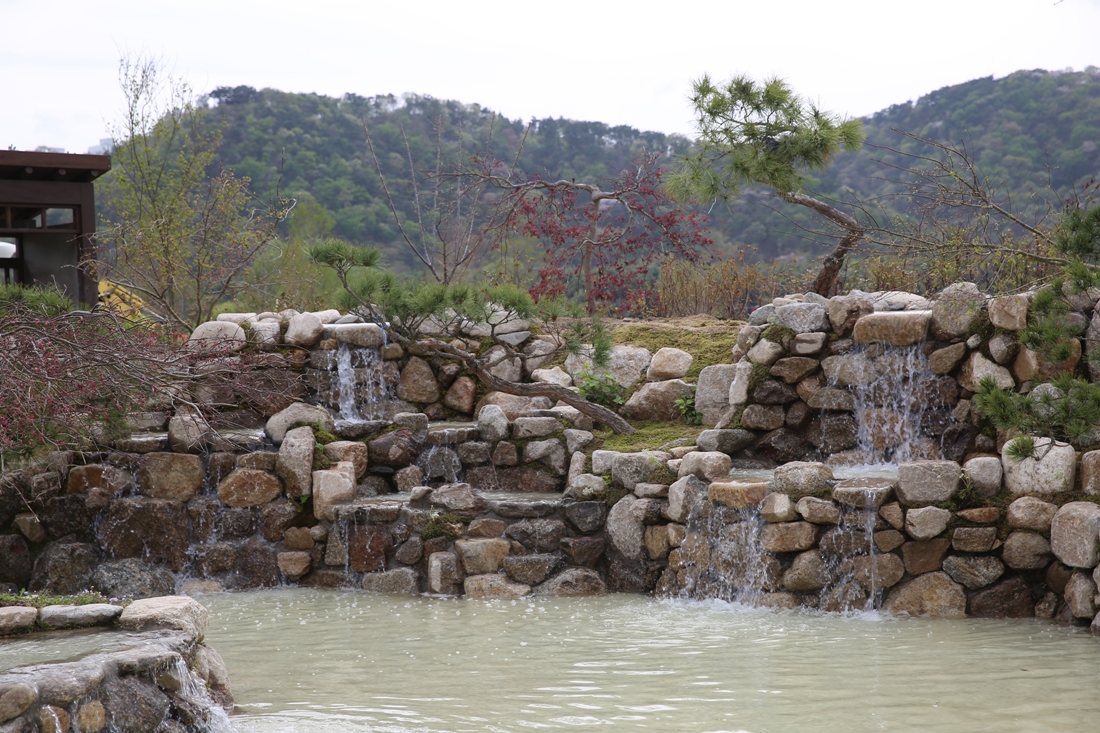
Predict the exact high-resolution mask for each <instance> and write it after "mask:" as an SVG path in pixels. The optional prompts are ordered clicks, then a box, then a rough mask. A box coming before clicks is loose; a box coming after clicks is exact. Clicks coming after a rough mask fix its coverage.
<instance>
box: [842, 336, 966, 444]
mask: <svg viewBox="0 0 1100 733" xmlns="http://www.w3.org/2000/svg"><path fill="white" fill-rule="evenodd" d="M860 354H862V355H863V356H864V357H865V358H866V359H867V361H868V363H869V365H870V367H871V368H873V369H874V373H875V375H874V378H873V379H872V380H870V381H869V382H866V383H863V384H856V385H853V386H852V387H851V392H852V396H853V397H854V398H855V418H856V423H857V426H858V438H859V445H858V447H857V449H856V450H858V451H859V453H860V454H861V455H862V457H863V458H864V460H863V461H862V462H863V463H865V464H867V465H876V464H887V465H893V466H896V465H897V464H899V463H903V462H905V461H912V460H919V459H927V458H940V457H941V456H940V441H939V438H940V436H942V435H943V432H944V430H945V428H946V427H947V426H948V425H950V424H951V423H952V422H953V418H952V417H951V412H950V411H951V408H953V407H954V406H955V404H956V403H957V402H958V385H957V383H955V381H954V380H953V379H951V378H950V377H942V376H940V375H937V374H936V373H935V372H933V371H932V369H931V366H930V365H929V361H928V357H927V356H925V355H924V354H923V353H922V351H921V344H917V345H914V346H903V347H898V346H882V345H879V344H872V345H870V346H868V347H866V348H865V349H863V350H862V352H856V356H858V355H860Z"/></svg>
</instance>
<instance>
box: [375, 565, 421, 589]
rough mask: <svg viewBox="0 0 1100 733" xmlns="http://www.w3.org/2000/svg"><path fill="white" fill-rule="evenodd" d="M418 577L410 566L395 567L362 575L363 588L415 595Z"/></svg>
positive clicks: (417, 587)
mask: <svg viewBox="0 0 1100 733" xmlns="http://www.w3.org/2000/svg"><path fill="white" fill-rule="evenodd" d="M419 583H420V578H419V576H418V575H417V573H416V571H415V570H413V569H412V568H396V569H394V570H384V571H382V572H378V573H367V574H366V575H364V576H363V590H365V591H368V592H373V593H402V594H405V595H416V594H417V593H418V592H419Z"/></svg>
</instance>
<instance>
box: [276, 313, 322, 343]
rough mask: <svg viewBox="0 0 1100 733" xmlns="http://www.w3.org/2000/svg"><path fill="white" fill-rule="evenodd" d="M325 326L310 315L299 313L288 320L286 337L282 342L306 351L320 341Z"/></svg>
mask: <svg viewBox="0 0 1100 733" xmlns="http://www.w3.org/2000/svg"><path fill="white" fill-rule="evenodd" d="M324 330H325V325H324V324H323V323H321V319H320V318H318V317H317V316H315V315H313V314H312V313H299V314H298V315H296V316H293V317H292V318H291V319H290V322H289V323H288V324H287V329H286V335H285V336H283V340H284V341H286V343H288V344H291V345H293V346H301V347H302V348H304V349H308V348H310V347H312V346H313V345H314V344H316V343H317V342H318V341H320V340H321V334H322V333H323V332H324Z"/></svg>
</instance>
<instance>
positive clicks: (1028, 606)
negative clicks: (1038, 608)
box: [970, 575, 1035, 618]
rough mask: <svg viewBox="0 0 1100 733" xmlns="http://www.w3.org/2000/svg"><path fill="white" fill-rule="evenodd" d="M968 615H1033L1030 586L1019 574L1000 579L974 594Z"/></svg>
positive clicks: (998, 616)
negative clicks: (990, 586)
mask: <svg viewBox="0 0 1100 733" xmlns="http://www.w3.org/2000/svg"><path fill="white" fill-rule="evenodd" d="M970 615H971V616H974V617H975V618H1030V617H1032V616H1034V615H1035V602H1034V601H1032V600H1031V588H1029V587H1028V585H1027V583H1025V582H1024V580H1023V578H1021V577H1020V576H1018V575H1017V576H1013V577H1011V578H1007V579H1005V580H1002V581H1001V582H1000V583H997V585H995V586H993V587H992V588H986V589H985V590H982V591H979V592H977V593H975V594H974V596H973V597H972V598H971V599H970Z"/></svg>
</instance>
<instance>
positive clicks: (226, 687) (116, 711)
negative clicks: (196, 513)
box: [0, 596, 233, 733]
mask: <svg viewBox="0 0 1100 733" xmlns="http://www.w3.org/2000/svg"><path fill="white" fill-rule="evenodd" d="M94 605H102V606H106V605H107V604H94ZM11 608H14V609H18V610H19V611H22V612H24V615H29V614H27V613H26V612H27V611H28V610H29V611H34V612H36V616H37V615H38V614H40V613H41V612H40V611H38V610H37V609H34V608H29V609H28V607H7V608H3V609H0V611H5V610H8V609H11ZM51 608H52V609H62V610H61V611H60V612H58V611H54V612H53V614H52V615H54V616H59V615H60V614H64V613H66V612H68V611H69V610H70V609H72V608H81V607H73V606H68V607H66V606H47V607H45V608H44V609H42V610H43V611H46V610H48V609H51ZM84 608H86V606H85V607H84ZM108 608H109V609H111V610H109V611H108V609H100V616H101V617H102V616H106V615H108V614H113V617H112V619H111V622H110V623H109V625H103V622H102V621H100V622H98V623H96V624H94V625H92V626H90V627H87V628H99V629H102V630H103V631H129V632H133V633H130V634H126V635H120V636H119V637H118V638H117V639H116V640H112V642H110V643H109V644H108V647H109V648H107V649H105V650H104V651H100V652H94V653H92V654H89V655H86V656H84V657H82V658H80V659H76V660H72V661H65V662H56V663H45V664H35V665H28V666H24V667H16V668H13V669H9V670H6V671H4V672H0V732H2V733H22V731H28V730H41V731H68V730H70V728H71V729H74V730H79V731H82V733H98V731H103V730H112V731H118V733H130V731H148V730H153V729H154V728H156V729H157V730H165V731H191V730H204V731H218V730H231V728H230V726H229V724H228V719H227V718H226V716H225V710H229V709H232V706H233V693H232V688H231V685H230V682H229V676H228V673H227V671H226V668H225V664H224V662H223V661H222V659H221V656H220V655H219V654H218V653H217V652H216V651H215V650H214V649H213V648H211V647H209V646H206V645H205V644H203V638H204V635H205V632H206V627H207V625H208V624H209V614H208V613H207V610H206V608H205V607H203V606H202V605H201V604H200V603H198V602H197V601H195V600H194V599H192V598H189V597H186V596H161V597H156V598H146V599H142V600H138V601H134V602H133V603H131V604H130V605H129V606H127V607H126V608H125V609H123V608H121V607H119V606H109V607H108ZM114 609H117V613H115V611H114ZM50 615H51V614H47V617H49V616H50ZM32 623H33V622H32ZM73 626H75V624H69V625H66V627H67V628H72V627H73ZM53 630H54V629H52V628H39V629H38V631H40V632H46V631H53ZM23 638H29V639H31V640H33V638H34V635H33V634H32V635H31V636H29V637H23Z"/></svg>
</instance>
